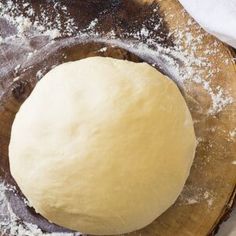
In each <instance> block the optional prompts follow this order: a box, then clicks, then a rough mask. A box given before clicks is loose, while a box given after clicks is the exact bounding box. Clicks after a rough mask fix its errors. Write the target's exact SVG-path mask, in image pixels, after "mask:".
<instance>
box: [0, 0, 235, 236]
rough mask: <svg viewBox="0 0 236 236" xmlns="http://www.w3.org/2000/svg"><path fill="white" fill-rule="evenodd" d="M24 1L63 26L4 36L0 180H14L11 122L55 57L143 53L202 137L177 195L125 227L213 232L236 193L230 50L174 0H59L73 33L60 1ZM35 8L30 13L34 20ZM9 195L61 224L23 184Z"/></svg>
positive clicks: (169, 235)
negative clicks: (158, 211) (149, 219)
mask: <svg viewBox="0 0 236 236" xmlns="http://www.w3.org/2000/svg"><path fill="white" fill-rule="evenodd" d="M27 2H28V3H30V6H31V5H32V6H33V9H34V11H35V15H36V16H38V17H39V21H40V19H41V22H39V24H42V25H44V26H45V27H48V25H49V24H48V22H45V21H43V18H46V17H48V16H49V18H50V19H49V20H48V21H49V22H52V27H53V25H56V27H59V25H57V21H61V22H62V24H61V25H62V26H61V27H62V28H61V32H62V33H61V35H59V34H58V37H56V39H54V40H52V39H50V37H48V35H47V34H45V32H44V36H42V35H40V34H35V32H33V30H32V29H27V30H26V31H25V32H23V34H21V35H18V37H16V38H12V39H11V40H10V41H9V40H8V41H6V42H3V43H2V44H0V174H1V177H2V179H3V180H5V181H6V183H8V184H10V185H13V186H16V184H15V182H14V180H13V179H12V177H11V175H10V171H9V163H8V144H9V139H10V130H11V125H12V122H13V120H14V116H15V114H16V112H17V111H18V109H19V107H20V106H21V104H22V103H23V102H24V100H25V99H26V98H27V97H28V96H29V94H30V92H31V91H32V90H33V88H34V86H35V84H36V83H37V81H38V79H40V78H41V77H42V75H44V74H45V73H46V72H47V71H48V70H50V69H51V68H52V67H53V66H54V65H57V64H60V63H62V62H66V61H71V60H77V59H80V58H84V57H88V56H94V55H100V56H110V57H115V58H120V59H127V60H132V61H136V62H139V61H146V62H148V63H150V64H152V65H153V66H155V67H156V68H157V69H159V70H161V71H162V72H163V73H165V74H167V75H169V76H170V78H171V79H173V80H174V81H176V83H177V84H178V86H179V88H180V90H181V91H182V94H183V96H184V97H185V100H186V102H187V104H188V106H189V108H190V111H191V114H192V117H193V119H194V126H195V132H196V136H197V138H198V146H197V151H196V157H195V160H194V164H193V166H192V169H191V173H190V176H189V178H188V180H187V183H186V185H185V188H184V190H183V192H182V194H181V195H180V196H179V198H178V200H177V201H176V203H175V204H174V205H173V206H172V207H170V208H169V209H168V210H167V211H166V212H165V213H164V214H162V215H161V216H160V217H159V218H158V219H157V220H156V221H154V222H153V223H152V224H151V225H149V226H148V227H146V228H144V229H142V230H139V231H137V232H133V233H131V234H129V235H131V236H135V235H137V236H139V235H142V236H154V235H156V236H173V235H175V236H203V235H214V233H215V232H216V231H217V229H218V226H219V224H220V223H221V222H222V221H223V220H224V219H225V217H226V216H227V215H228V214H229V211H230V209H231V208H232V206H233V202H234V200H235V194H236V165H235V164H236V163H235V162H236V129H235V128H236V65H235V61H234V56H235V54H234V52H233V51H232V50H231V49H230V48H229V47H228V46H226V45H224V44H223V43H221V42H219V41H218V40H216V39H215V38H214V37H212V36H210V35H208V34H207V33H205V32H204V31H203V30H202V29H201V28H200V27H199V26H198V25H197V24H196V23H195V22H194V20H193V19H192V18H191V17H190V16H189V15H188V14H187V13H186V12H185V11H184V10H183V8H182V6H181V5H180V4H179V3H178V1H177V0H165V1H162V0H156V1H151V0H146V1H145V0H136V1H135V0H131V1H125V0H109V1H102V0H88V1H79V0H70V1H66V0H64V1H61V2H62V3H61V4H63V5H64V6H66V9H67V13H68V14H69V16H70V18H72V19H73V24H71V25H69V27H71V32H70V33H69V31H70V30H69V31H68V29H67V28H68V27H67V18H68V15H67V14H65V12H64V11H62V10H61V9H62V7H61V6H55V4H52V3H50V2H48V1H46V0H45V1H44V0H38V1H36V0H27V1H25V3H27ZM14 3H15V6H18V5H19V9H20V10H19V12H17V14H20V15H23V16H24V17H28V16H27V11H28V8H29V7H24V5H23V3H22V2H21V3H19V1H17V0H14ZM17 4H18V5H17ZM60 7H61V8H60ZM12 12H14V11H12ZM43 12H46V14H43ZM7 14H8V15H9V14H10V13H5V15H3V17H5V18H4V20H3V19H2V20H0V33H1V34H0V35H3V36H4V37H8V36H9V35H14V34H17V31H16V29H15V28H14V27H15V24H14V17H12V18H11V21H13V23H12V22H11V23H9V22H8V20H9V18H7V17H6V15H7ZM35 15H33V16H29V19H30V20H31V21H32V22H33V21H35V20H36V18H35ZM57 16H60V17H59V18H60V19H59V20H58V18H56V17H57ZM15 19H16V18H15ZM18 26H19V25H18ZM50 27H51V26H50ZM45 35H46V36H45ZM49 36H50V35H49ZM62 106H63V104H62ZM22 135H24V134H22ZM26 171H27V170H26ZM36 184H37V183H36ZM16 188H17V186H16ZM6 196H7V198H8V201H9V202H10V205H11V207H12V210H13V212H15V214H16V215H17V216H18V217H19V224H24V223H23V221H25V222H30V223H34V224H36V225H38V226H39V228H41V229H42V230H43V231H45V232H64V231H66V230H65V229H63V228H61V227H59V226H56V225H53V224H50V223H48V222H47V221H46V220H45V219H43V218H42V217H41V216H39V215H37V214H36V213H35V212H34V210H33V209H32V208H30V207H29V206H27V205H25V203H24V200H23V196H22V194H21V193H20V190H19V189H16V190H15V191H8V190H7V191H6ZM0 235H1V233H0Z"/></svg>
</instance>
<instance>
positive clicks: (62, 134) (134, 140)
mask: <svg viewBox="0 0 236 236" xmlns="http://www.w3.org/2000/svg"><path fill="white" fill-rule="evenodd" d="M195 145H196V141H195V134H194V129H193V123H192V119H191V115H190V112H189V110H188V108H187V105H186V103H185V101H184V99H183V97H182V95H181V93H180V91H179V90H178V88H177V86H176V85H175V84H174V83H173V82H172V81H171V80H170V79H168V78H167V77H165V76H163V75H162V74H161V73H159V72H158V71H157V70H156V69H154V68H152V67H151V66H149V65H148V64H146V63H133V62H129V61H124V60H116V59H111V58H102V57H92V58H87V59H83V60H79V61H75V62H69V63H65V64H62V65H59V66H57V67H56V68H54V69H53V70H51V71H50V72H49V73H48V74H46V75H45V76H44V78H43V79H42V80H41V81H40V82H38V84H37V85H36V87H35V89H34V90H33V92H32V94H31V95H30V96H29V98H28V99H27V100H26V101H25V103H24V104H23V105H22V106H21V108H20V111H19V112H18V113H17V115H16V118H15V121H14V123H13V126H12V133H11V141H10V147H9V157H10V168H11V173H12V175H13V177H14V178H15V180H16V182H17V183H18V185H19V187H20V189H21V190H22V192H23V193H24V194H25V196H26V197H27V199H28V200H29V202H30V203H31V204H32V206H33V207H34V208H35V210H36V211H37V212H38V213H40V214H41V215H43V216H44V217H45V218H47V219H48V220H50V221H51V222H54V223H56V224H58V225H61V226H64V227H67V228H69V229H73V230H78V231H80V232H83V233H88V234H96V235H108V234H122V233H126V232H130V231H133V230H137V229H140V228H142V227H144V226H146V225H148V224H150V223H151V222H152V221H153V220H155V219H156V218H157V217H158V216H159V215H160V214H162V213H163V212H164V211H165V210H166V209H167V208H168V207H170V206H171V205H172V204H173V203H174V202H175V200H176V198H177V197H178V195H179V194H180V192H181V190H182V188H183V186H184V183H185V181H186V179H187V177H188V175H189V170H190V167H191V164H192V161H193V157H194V152H195Z"/></svg>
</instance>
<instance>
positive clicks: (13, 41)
mask: <svg viewBox="0 0 236 236" xmlns="http://www.w3.org/2000/svg"><path fill="white" fill-rule="evenodd" d="M48 4H53V9H54V11H55V12H56V13H57V14H56V17H55V18H54V19H51V18H50V17H49V16H50V14H49V13H48V12H47V10H46V9H43V8H41V9H40V11H41V15H40V17H39V16H37V15H36V14H35V11H34V9H33V8H32V7H31V6H30V5H29V4H28V3H26V2H25V1H21V7H22V6H23V9H24V10H25V12H26V14H24V15H23V14H22V13H21V10H19V9H20V5H19V4H14V3H13V1H12V0H8V1H6V3H5V4H3V3H0V20H1V19H3V20H6V21H7V22H8V23H10V25H11V27H10V28H11V31H10V32H9V33H8V34H7V35H0V55H1V54H2V55H3V56H5V54H4V52H3V51H1V45H4V44H6V45H11V46H14V47H15V48H16V49H19V48H21V49H22V48H23V49H22V50H24V53H22V54H21V59H19V60H17V61H16V62H15V61H12V62H10V63H9V65H7V66H9V68H14V69H15V72H16V73H17V71H18V70H19V69H20V68H21V63H23V62H24V61H29V60H31V59H32V57H33V56H34V55H36V54H37V53H38V50H37V49H35V48H31V47H30V46H29V42H28V41H27V37H26V36H27V35H31V36H34V37H35V36H39V37H40V40H41V41H40V43H44V44H47V43H48V42H52V46H53V42H54V40H55V39H57V38H60V37H62V36H72V35H73V36H78V38H83V37H84V38H86V37H88V36H89V37H92V38H94V39H95V40H97V41H100V42H105V43H109V44H114V45H117V46H120V47H123V48H125V49H128V50H130V51H131V52H134V53H136V54H137V55H140V56H141V57H142V58H145V57H146V58H147V57H148V59H149V60H151V61H153V63H156V62H160V64H161V65H165V67H166V68H167V70H168V71H169V73H170V75H173V76H172V77H173V78H175V79H176V82H177V83H178V84H179V85H181V87H185V84H186V83H187V82H189V81H191V82H194V83H195V84H197V85H199V86H200V87H201V88H203V89H204V90H205V91H206V93H207V94H208V96H209V99H210V100H211V105H210V107H209V109H208V114H209V115H215V114H217V113H218V112H220V111H222V110H223V109H224V108H225V107H226V106H227V105H229V104H231V103H232V102H233V99H232V97H230V96H229V94H228V91H225V90H224V89H223V88H221V87H217V89H215V88H214V86H213V82H214V81H213V78H214V75H215V74H216V73H218V72H219V71H218V70H219V69H212V65H211V62H210V61H209V60H208V59H207V56H209V55H211V56H214V55H218V44H219V43H218V42H217V41H215V43H214V45H213V47H212V48H209V49H206V50H205V51H204V54H205V55H206V57H201V58H200V57H196V53H197V49H198V48H199V46H200V45H202V40H203V38H204V37H205V34H204V33H202V34H201V35H200V36H198V37H195V36H194V35H192V33H191V32H190V27H191V26H192V25H194V24H195V23H194V22H193V21H192V20H189V21H188V23H187V25H188V26H189V29H188V27H187V28H186V30H185V31H184V32H183V31H179V30H178V29H176V30H175V31H174V32H171V33H170V35H169V36H170V37H171V36H172V35H175V37H176V39H175V44H176V45H175V46H174V47H173V48H165V47H162V46H160V44H158V43H157V42H156V41H155V40H153V39H152V38H151V37H149V35H150V33H151V32H150V30H149V29H147V27H146V26H145V25H144V26H143V27H142V28H141V30H139V31H136V32H132V33H130V32H129V33H124V34H126V35H129V36H131V37H132V38H133V40H126V41H124V40H119V39H117V37H116V35H115V32H114V31H112V30H111V31H110V32H108V33H107V34H106V35H105V36H103V37H101V36H100V35H99V33H98V32H97V31H96V26H97V25H98V23H99V19H97V18H96V19H93V20H92V21H91V23H90V24H89V25H88V27H87V28H86V29H84V30H83V32H80V31H78V27H77V26H76V24H75V20H74V19H73V18H72V17H71V15H70V14H69V13H68V11H67V7H66V6H64V5H63V4H61V3H60V2H58V1H50V2H49V3H48ZM59 9H60V14H59ZM155 11H157V9H154V12H155ZM61 15H63V19H62V16H61ZM173 17H174V16H173ZM32 19H33V20H32ZM152 20H153V19H152V18H150V21H152ZM159 27H160V24H156V25H155V26H154V30H158V28H159ZM0 32H1V31H0ZM144 38H145V39H146V40H145V43H142V42H141V40H142V39H144ZM183 42H185V44H187V45H188V46H189V47H188V51H187V50H185V49H184V48H183V46H182V45H183ZM106 50H107V47H103V48H101V49H100V50H99V51H100V52H105V51H106ZM6 59H7V57H6ZM7 63H8V62H7ZM19 63H20V64H19ZM228 63H229V61H228V60H226V61H225V64H226V65H227V64H228ZM0 64H1V62H0ZM196 67H198V68H199V67H203V68H204V70H202V71H201V70H199V69H198V70H197V71H196V70H195V68H196ZM206 69H207V70H208V71H209V73H208V74H207V75H206V74H204V73H205V72H206ZM4 73H5V71H4V70H3V69H2V70H0V78H1V75H3V74H4ZM36 76H37V78H38V79H41V78H42V76H43V69H41V70H39V71H38V72H37V74H36ZM18 79H19V77H18V76H15V77H14V79H13V80H14V81H16V80H18ZM186 89H187V88H186ZM229 137H230V138H231V139H233V138H235V137H236V130H232V131H231V132H230V133H229ZM198 141H199V142H201V141H202V140H201V137H199V139H198ZM235 162H236V161H234V162H233V163H232V164H235ZM5 188H6V187H5V185H4V183H3V182H1V181H0V231H3V232H5V231H6V232H8V233H10V235H12V236H15V235H18V236H32V235H33V236H37V235H38V236H39V235H52V236H60V235H63V236H71V235H73V234H69V233H64V234H58V233H53V234H43V233H42V231H41V230H40V229H39V228H38V227H37V226H36V225H32V224H29V223H26V222H25V223H24V224H19V222H18V219H17V217H16V215H15V214H14V213H13V212H12V209H11V207H10V206H9V203H8V201H7V199H6V197H5ZM191 192H196V191H193V189H191V186H190V188H187V189H185V190H184V192H183V193H182V194H181V196H180V203H181V204H187V205H188V204H198V203H199V202H201V201H206V203H207V204H208V206H209V207H211V206H212V204H213V202H214V194H213V193H211V192H209V191H207V190H206V189H200V188H199V189H198V193H199V194H198V195H194V196H191ZM74 235H75V234H74Z"/></svg>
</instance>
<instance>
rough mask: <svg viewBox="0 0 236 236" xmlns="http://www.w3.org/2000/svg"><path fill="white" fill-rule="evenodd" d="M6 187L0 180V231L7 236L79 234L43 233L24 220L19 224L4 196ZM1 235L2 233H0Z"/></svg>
mask: <svg viewBox="0 0 236 236" xmlns="http://www.w3.org/2000/svg"><path fill="white" fill-rule="evenodd" d="M7 188H8V187H6V185H5V184H4V183H3V182H2V181H1V182H0V230H1V232H0V233H3V234H4V233H6V234H7V235H9V236H16V235H17V236H41V235H45V236H79V235H81V234H80V233H43V232H42V231H41V230H40V229H39V228H38V227H37V226H36V225H33V224H30V223H27V222H24V223H23V224H19V219H18V218H17V216H16V215H15V214H14V213H13V211H12V209H11V206H10V204H9V202H8V200H7V198H6V195H5V191H6V189H7ZM1 235H2V234H1Z"/></svg>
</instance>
